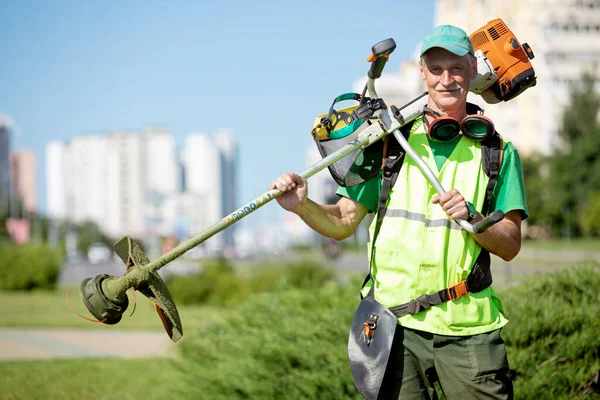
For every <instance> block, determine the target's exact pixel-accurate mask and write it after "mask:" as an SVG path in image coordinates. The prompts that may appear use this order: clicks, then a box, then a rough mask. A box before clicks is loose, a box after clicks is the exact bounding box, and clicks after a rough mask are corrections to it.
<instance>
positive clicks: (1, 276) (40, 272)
mask: <svg viewBox="0 0 600 400" xmlns="http://www.w3.org/2000/svg"><path fill="white" fill-rule="evenodd" d="M0 253H1V254H2V257H0V290H32V289H54V288H55V287H56V283H57V281H58V274H59V272H60V268H61V266H62V254H61V252H60V251H59V250H56V249H53V248H51V247H48V246H46V245H24V246H15V245H12V244H8V243H3V244H0Z"/></svg>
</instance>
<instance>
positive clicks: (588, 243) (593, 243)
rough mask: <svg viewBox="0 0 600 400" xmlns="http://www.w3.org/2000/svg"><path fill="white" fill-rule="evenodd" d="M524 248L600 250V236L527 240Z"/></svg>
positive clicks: (579, 250) (578, 250) (577, 250)
mask: <svg viewBox="0 0 600 400" xmlns="http://www.w3.org/2000/svg"><path fill="white" fill-rule="evenodd" d="M522 247H523V249H530V250H549V251H576V252H599V253H600V238H577V239H571V240H563V239H550V240H525V241H523V246H522Z"/></svg>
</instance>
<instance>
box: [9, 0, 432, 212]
mask: <svg viewBox="0 0 600 400" xmlns="http://www.w3.org/2000/svg"><path fill="white" fill-rule="evenodd" d="M0 13H1V15H2V24H0V55H1V57H2V61H1V64H0V112H1V113H4V114H8V115H10V116H11V117H12V118H13V119H14V121H15V122H16V124H17V125H18V127H19V128H18V129H17V131H16V133H17V134H16V135H14V136H13V137H12V148H13V149H24V148H29V149H33V150H34V151H35V153H36V155H37V157H38V169H37V172H38V183H39V187H40V191H39V194H38V203H39V204H40V205H41V208H42V210H44V209H45V183H44V178H45V175H44V163H45V146H46V144H47V143H48V141H50V140H56V139H58V140H68V139H70V138H72V137H73V136H77V135H85V134H90V133H104V132H108V131H109V130H112V129H124V130H133V131H141V130H143V129H144V128H145V127H153V126H158V127H166V128H168V129H170V130H171V132H172V133H173V134H174V135H175V137H176V140H177V144H178V146H182V144H183V139H184V137H185V136H186V135H187V134H188V133H189V132H213V131H215V130H218V129H221V128H226V129H230V130H232V131H233V133H234V135H235V138H236V141H237V144H238V148H239V169H238V176H239V183H238V193H239V196H238V203H239V205H240V206H241V205H243V204H245V203H247V202H249V201H251V200H253V199H254V198H256V197H258V196H259V195H261V194H262V193H264V192H265V191H266V190H267V187H268V185H269V183H270V182H271V180H272V179H274V178H275V177H277V176H278V175H279V174H281V173H283V172H286V171H294V172H300V171H301V170H303V169H304V168H305V167H306V165H305V149H306V148H307V147H308V146H310V145H311V143H312V139H311V137H310V135H309V131H310V128H311V126H312V123H313V121H314V117H315V116H316V115H318V114H320V113H322V112H325V111H326V110H327V109H328V108H329V105H330V104H331V101H332V100H333V98H334V97H335V96H337V95H339V94H341V93H345V92H348V91H351V90H352V88H353V84H354V82H355V81H356V80H357V79H359V78H360V77H362V76H364V74H365V73H366V71H367V70H368V64H367V62H366V61H365V59H366V57H367V56H368V55H369V53H370V49H371V46H372V45H373V44H375V43H377V42H379V41H381V40H383V39H386V38H388V37H392V38H394V39H395V41H396V43H397V48H396V51H395V52H394V53H393V54H392V56H391V58H390V62H389V63H388V66H387V68H388V70H389V71H390V72H397V71H398V67H399V65H400V63H401V62H402V61H403V60H404V59H406V58H408V57H409V56H410V54H411V53H412V51H413V50H414V48H415V46H416V45H417V43H419V41H420V39H421V38H422V37H423V35H424V34H425V33H426V32H427V31H428V30H429V29H430V28H431V27H432V26H433V13H434V2H433V0H423V1H411V2H408V1H398V0H395V1H379V2H365V1H355V0H351V1H339V0H333V1H320V2H318V1H313V0H305V1H300V2H285V1H277V2H275V1H263V2H260V1H258V2H249V1H236V0H232V1H229V2H216V1H215V2H207V1H184V0H181V1H171V2H167V1H151V0H146V1H133V0H130V1H119V2H117V1H91V0H86V1H65V0H53V1H49V0H48V1H41V0H40V1H33V0H4V1H3V2H2V6H1V12H0ZM232 211H233V210H232ZM215 222H216V221H215Z"/></svg>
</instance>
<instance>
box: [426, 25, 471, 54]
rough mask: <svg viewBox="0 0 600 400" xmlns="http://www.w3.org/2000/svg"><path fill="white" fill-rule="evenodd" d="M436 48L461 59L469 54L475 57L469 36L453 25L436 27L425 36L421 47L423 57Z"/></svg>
mask: <svg viewBox="0 0 600 400" xmlns="http://www.w3.org/2000/svg"><path fill="white" fill-rule="evenodd" d="M434 47H441V48H442V49H446V50H448V51H449V52H451V53H454V54H456V55H457V56H461V57H462V56H464V55H466V54H467V53H470V54H472V55H475V52H474V51H473V45H472V44H471V40H470V39H469V36H467V34H466V33H465V31H463V30H462V29H460V28H457V27H456V26H452V25H440V26H436V27H435V28H433V29H432V30H430V31H429V32H428V33H427V35H425V38H424V39H423V44H422V45H421V57H422V56H423V54H425V52H426V51H427V50H429V49H432V48H434Z"/></svg>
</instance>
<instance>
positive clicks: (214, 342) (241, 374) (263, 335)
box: [179, 282, 362, 400]
mask: <svg viewBox="0 0 600 400" xmlns="http://www.w3.org/2000/svg"><path fill="white" fill-rule="evenodd" d="M357 306H358V294H357V290H356V287H353V288H351V289H349V288H341V287H339V286H337V285H336V284H334V283H331V282H330V283H329V284H326V285H325V286H321V287H320V288H319V289H315V290H288V291H280V292H274V293H263V294H260V295H257V296H254V297H253V298H252V299H251V300H249V301H248V302H246V303H244V304H241V305H240V306H239V307H238V309H237V312H236V313H235V314H233V315H228V316H227V318H226V319H225V322H224V323H222V324H216V325H214V326H209V327H204V328H201V330H200V331H199V332H198V334H197V335H194V336H192V337H187V338H186V340H183V341H182V343H181V346H180V352H181V355H182V358H183V360H182V361H181V363H182V364H181V365H180V366H181V368H182V370H185V371H186V373H185V376H186V379H187V385H186V393H185V395H181V396H179V397H185V398H193V399H209V398H210V399H214V400H219V399H227V400H233V399H261V400H269V399H286V400H293V399H313V400H317V399H360V398H362V397H361V396H360V395H359V394H358V393H357V391H356V389H355V387H354V383H353V381H352V374H351V373H350V366H349V363H348V355H347V341H348V333H349V327H350V323H351V321H352V317H353V314H354V311H355V309H356V307H357Z"/></svg>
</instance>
